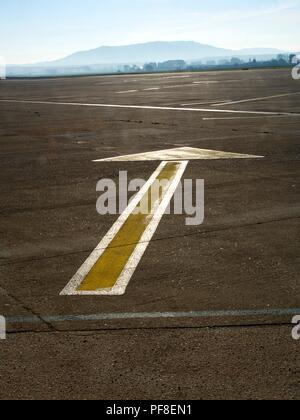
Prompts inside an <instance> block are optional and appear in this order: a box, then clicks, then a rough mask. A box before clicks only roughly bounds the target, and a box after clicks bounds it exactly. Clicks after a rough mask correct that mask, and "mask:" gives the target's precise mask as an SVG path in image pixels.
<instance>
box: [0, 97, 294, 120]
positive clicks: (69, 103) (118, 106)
mask: <svg viewBox="0 0 300 420" xmlns="http://www.w3.org/2000/svg"><path fill="white" fill-rule="evenodd" d="M0 103H15V104H16V103H18V104H32V105H60V106H77V107H79V106H83V107H92V108H116V109H149V110H153V111H156V110H158V111H179V112H205V113H206V112H207V113H219V114H249V115H288V116H297V117H300V113H291V112H271V111H270V112H267V111H238V110H231V109H212V108H176V107H164V106H147V105H117V104H89V103H80V102H50V101H30V100H16V99H0Z"/></svg>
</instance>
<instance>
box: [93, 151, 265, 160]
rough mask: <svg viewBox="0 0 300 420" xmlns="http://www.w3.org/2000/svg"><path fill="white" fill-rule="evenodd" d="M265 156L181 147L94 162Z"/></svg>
mask: <svg viewBox="0 0 300 420" xmlns="http://www.w3.org/2000/svg"><path fill="white" fill-rule="evenodd" d="M263 157H264V156H256V155H245V154H240V153H229V152H222V151H218V150H206V149H196V148H193V147H179V148H175V149H167V150H158V151H155V152H147V153H137V154H133V155H125V156H117V157H111V158H108V159H98V160H94V162H136V161H180V160H209V159H212V160H213V159H215V160H216V159H262V158H263Z"/></svg>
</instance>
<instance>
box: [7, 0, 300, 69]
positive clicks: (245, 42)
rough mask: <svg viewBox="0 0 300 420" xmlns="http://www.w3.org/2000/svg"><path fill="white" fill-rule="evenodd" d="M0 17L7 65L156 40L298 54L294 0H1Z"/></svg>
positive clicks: (298, 1) (299, 15) (299, 5)
mask: <svg viewBox="0 0 300 420" xmlns="http://www.w3.org/2000/svg"><path fill="white" fill-rule="evenodd" d="M0 10H1V12H0V56H3V57H5V59H6V62H8V63H29V62H37V61H45V60H52V59H55V58H60V57H64V56H66V55H68V54H70V53H73V52H75V51H78V50H85V49H91V48H96V47H98V46H101V45H123V44H131V43H142V42H147V41H156V40H160V41H164V40H166V41H172V40H191V41H197V42H201V43H206V44H212V45H215V46H218V47H224V48H233V49H240V48H251V47H275V48H280V49H285V50H297V51H299V50H300V25H299V22H300V0H211V1H207V0H7V1H6V0H5V1H3V2H2V5H1V9H0Z"/></svg>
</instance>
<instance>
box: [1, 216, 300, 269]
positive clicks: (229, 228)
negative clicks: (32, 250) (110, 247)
mask: <svg viewBox="0 0 300 420" xmlns="http://www.w3.org/2000/svg"><path fill="white" fill-rule="evenodd" d="M297 219H300V216H293V217H283V218H278V219H272V220H266V221H259V222H252V223H245V224H239V225H234V226H224V227H222V228H215V229H210V230H203V231H196V232H192V233H185V234H182V235H170V236H164V237H161V238H154V239H152V240H151V242H161V241H167V240H170V239H179V238H188V237H192V236H198V235H209V234H211V233H216V232H226V231H229V230H232V229H241V228H242V229H243V228H247V227H251V226H260V225H265V224H271V223H277V222H284V221H289V220H297ZM129 245H135V244H131V243H130V244H129V243H127V244H124V245H122V247H127V246H129ZM97 249H98V248H97ZM93 250H94V249H87V250H80V251H74V252H68V253H62V254H57V255H49V256H44V257H37V258H28V259H19V260H12V261H10V262H6V263H0V268H1V267H6V266H10V265H15V264H22V263H30V262H35V261H44V260H49V259H55V258H62V257H68V256H72V255H80V254H90V253H91V252H92V251H93ZM1 259H3V258H0V260H1Z"/></svg>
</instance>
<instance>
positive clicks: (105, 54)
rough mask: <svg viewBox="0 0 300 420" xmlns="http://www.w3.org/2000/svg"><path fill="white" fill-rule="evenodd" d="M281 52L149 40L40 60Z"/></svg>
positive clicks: (64, 62) (73, 62) (95, 61)
mask: <svg viewBox="0 0 300 420" xmlns="http://www.w3.org/2000/svg"><path fill="white" fill-rule="evenodd" d="M281 52H283V51H280V50H277V49H274V48H254V49H243V50H228V49H224V48H217V47H214V46H211V45H204V44H199V43H197V42H189V41H178V42H149V43H146V44H135V45H126V46H116V47H106V46H103V47H99V48H96V49H93V50H89V51H81V52H77V53H75V54H72V55H70V56H68V57H65V58H63V59H60V60H56V61H52V62H48V63H40V65H45V64H46V65H48V66H49V65H53V66H85V65H103V64H122V63H145V62H162V61H167V60H178V59H181V60H185V61H195V60H201V59H204V58H217V57H228V56H249V55H260V56H261V55H265V56H266V55H269V56H270V55H276V54H279V53H281Z"/></svg>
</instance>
